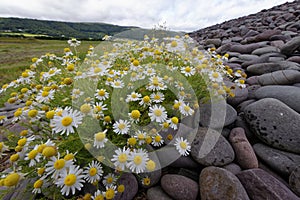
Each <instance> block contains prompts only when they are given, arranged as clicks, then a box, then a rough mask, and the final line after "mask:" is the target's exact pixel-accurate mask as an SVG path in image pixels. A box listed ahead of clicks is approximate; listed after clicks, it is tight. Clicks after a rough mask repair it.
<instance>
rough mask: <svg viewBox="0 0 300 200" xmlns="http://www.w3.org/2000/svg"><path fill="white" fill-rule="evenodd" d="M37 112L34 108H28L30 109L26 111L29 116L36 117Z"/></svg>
mask: <svg viewBox="0 0 300 200" xmlns="http://www.w3.org/2000/svg"><path fill="white" fill-rule="evenodd" d="M37 114H38V111H37V110H35V109H33V110H30V111H29V112H28V116H29V117H31V118H33V117H36V116H37Z"/></svg>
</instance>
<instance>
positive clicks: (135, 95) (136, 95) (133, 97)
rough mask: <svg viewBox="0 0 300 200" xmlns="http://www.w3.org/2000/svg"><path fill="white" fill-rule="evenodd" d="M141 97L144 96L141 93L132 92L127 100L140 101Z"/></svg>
mask: <svg viewBox="0 0 300 200" xmlns="http://www.w3.org/2000/svg"><path fill="white" fill-rule="evenodd" d="M141 97H142V95H141V94H139V93H136V92H132V93H131V94H129V95H127V98H126V102H131V101H139V100H140V99H141Z"/></svg>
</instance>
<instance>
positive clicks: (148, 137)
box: [146, 136, 152, 144]
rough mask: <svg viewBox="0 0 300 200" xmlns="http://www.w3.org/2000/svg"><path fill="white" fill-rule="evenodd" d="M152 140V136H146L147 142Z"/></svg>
mask: <svg viewBox="0 0 300 200" xmlns="http://www.w3.org/2000/svg"><path fill="white" fill-rule="evenodd" d="M151 142H152V138H151V137H150V136H147V137H146V143H147V144H150V143H151Z"/></svg>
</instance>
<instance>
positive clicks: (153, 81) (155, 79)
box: [146, 76, 167, 91]
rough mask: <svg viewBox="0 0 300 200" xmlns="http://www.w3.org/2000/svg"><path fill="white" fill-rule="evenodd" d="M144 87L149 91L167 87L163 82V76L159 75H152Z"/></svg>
mask: <svg viewBox="0 0 300 200" xmlns="http://www.w3.org/2000/svg"><path fill="white" fill-rule="evenodd" d="M146 88H147V90H150V91H158V90H165V89H167V86H166V85H165V84H164V82H163V78H161V77H159V76H152V77H150V78H149V84H148V85H147V86H146Z"/></svg>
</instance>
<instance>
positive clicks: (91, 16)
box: [0, 0, 292, 32]
mask: <svg viewBox="0 0 300 200" xmlns="http://www.w3.org/2000/svg"><path fill="white" fill-rule="evenodd" d="M287 1H289V0H0V16H1V17H25V18H35V19H46V20H59V21H71V22H105V23H112V24H117V25H130V26H139V27H143V28H153V27H154V25H157V24H159V23H160V24H161V23H162V22H166V24H167V27H168V28H169V29H171V30H176V31H187V32H188V31H194V30H198V29H200V28H204V27H207V26H210V25H214V24H216V23H221V22H224V21H226V20H229V19H233V18H237V17H241V16H245V15H249V14H253V13H256V12H259V11H261V10H262V9H268V8H271V7H273V6H276V5H279V4H282V3H285V2H287ZM289 2H292V1H289Z"/></svg>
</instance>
